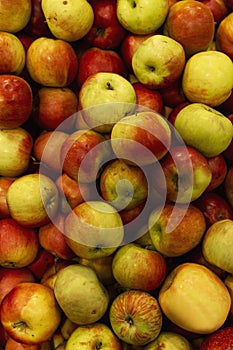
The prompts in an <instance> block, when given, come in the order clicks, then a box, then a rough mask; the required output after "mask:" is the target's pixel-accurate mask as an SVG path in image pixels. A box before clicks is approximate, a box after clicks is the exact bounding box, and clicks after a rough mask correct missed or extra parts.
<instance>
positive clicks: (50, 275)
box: [39, 259, 77, 326]
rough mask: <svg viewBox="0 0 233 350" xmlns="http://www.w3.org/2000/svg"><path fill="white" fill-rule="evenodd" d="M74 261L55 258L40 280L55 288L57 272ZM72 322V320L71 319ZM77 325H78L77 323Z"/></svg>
mask: <svg viewBox="0 0 233 350" xmlns="http://www.w3.org/2000/svg"><path fill="white" fill-rule="evenodd" d="M71 263H72V261H71V260H64V259H61V260H56V259H54V262H53V264H52V265H51V266H49V267H48V268H47V270H45V271H44V273H43V275H42V276H41V278H40V279H39V282H40V283H41V284H43V285H45V286H47V287H49V288H51V289H52V290H54V285H55V281H56V278H57V274H58V272H59V271H60V270H61V269H64V267H66V266H69V265H70V264H71ZM70 322H71V321H70ZM76 326H77V325H76Z"/></svg>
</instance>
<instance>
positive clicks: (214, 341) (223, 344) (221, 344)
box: [200, 326, 233, 350]
mask: <svg viewBox="0 0 233 350" xmlns="http://www.w3.org/2000/svg"><path fill="white" fill-rule="evenodd" d="M232 346H233V327H232V326H229V327H227V326H226V327H223V328H220V329H218V330H217V331H216V332H214V333H212V334H210V335H209V336H206V338H205V339H204V341H203V342H202V344H201V347H200V350H213V349H218V350H226V349H230V348H231V347H232Z"/></svg>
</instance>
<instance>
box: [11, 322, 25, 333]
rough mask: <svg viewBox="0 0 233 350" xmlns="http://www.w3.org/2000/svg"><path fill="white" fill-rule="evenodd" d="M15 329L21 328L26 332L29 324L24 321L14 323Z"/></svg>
mask: <svg viewBox="0 0 233 350" xmlns="http://www.w3.org/2000/svg"><path fill="white" fill-rule="evenodd" d="M13 328H19V329H20V331H25V330H26V328H27V324H26V322H24V321H18V322H14V323H13Z"/></svg>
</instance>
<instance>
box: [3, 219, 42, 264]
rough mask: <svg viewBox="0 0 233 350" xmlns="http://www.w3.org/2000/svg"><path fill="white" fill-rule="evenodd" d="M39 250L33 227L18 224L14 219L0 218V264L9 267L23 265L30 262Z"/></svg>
mask: <svg viewBox="0 0 233 350" xmlns="http://www.w3.org/2000/svg"><path fill="white" fill-rule="evenodd" d="M38 251H39V240H38V235H37V232H36V230H35V229H34V228H26V227H22V226H21V225H19V224H18V223H17V222H16V221H15V220H14V219H12V218H6V219H2V220H0V265H1V266H3V267H9V268H11V267H12V268H20V267H25V266H27V265H29V264H30V263H32V262H33V261H34V259H35V258H36V256H37V253H38Z"/></svg>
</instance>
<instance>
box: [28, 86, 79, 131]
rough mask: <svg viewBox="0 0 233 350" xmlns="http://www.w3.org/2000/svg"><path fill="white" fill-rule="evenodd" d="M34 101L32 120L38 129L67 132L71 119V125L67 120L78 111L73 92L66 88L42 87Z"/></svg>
mask: <svg viewBox="0 0 233 350" xmlns="http://www.w3.org/2000/svg"><path fill="white" fill-rule="evenodd" d="M34 100H35V106H34V110H33V118H34V121H35V123H36V125H38V126H39V128H40V129H42V130H47V131H51V130H56V129H59V131H61V130H63V131H67V129H68V131H69V129H70V128H71V126H72V125H69V124H72V118H70V121H71V123H69V120H67V119H68V118H69V117H71V116H72V115H73V114H75V113H76V112H77V109H78V97H77V95H76V94H75V92H74V91H73V90H71V89H70V88H67V87H66V88H57V87H42V88H39V89H38V91H37V94H36V96H35V99H34ZM36 101H37V102H36ZM66 120H67V122H64V121H66Z"/></svg>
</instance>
